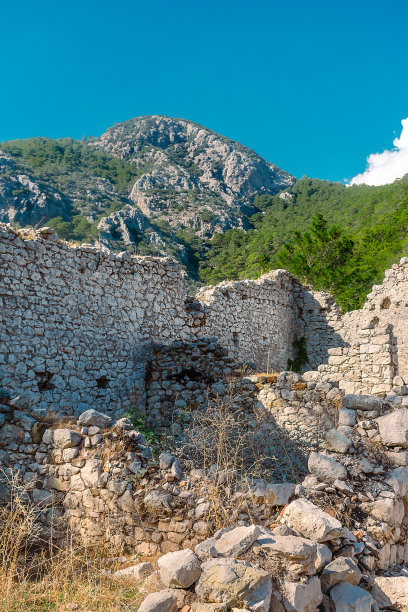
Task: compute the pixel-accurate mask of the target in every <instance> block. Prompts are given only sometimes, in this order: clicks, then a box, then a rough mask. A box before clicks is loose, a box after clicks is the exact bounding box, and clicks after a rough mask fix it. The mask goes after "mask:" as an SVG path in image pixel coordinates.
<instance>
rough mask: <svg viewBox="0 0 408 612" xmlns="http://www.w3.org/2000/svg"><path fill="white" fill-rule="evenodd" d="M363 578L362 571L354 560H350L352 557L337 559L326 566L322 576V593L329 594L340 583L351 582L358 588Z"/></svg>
mask: <svg viewBox="0 0 408 612" xmlns="http://www.w3.org/2000/svg"><path fill="white" fill-rule="evenodd" d="M361 576H362V574H361V572H360V569H359V567H358V565H357V563H356V562H355V561H353V559H350V557H337V558H336V559H334V560H333V561H332V562H331V563H329V564H328V565H326V567H325V568H324V570H323V572H322V575H321V576H320V580H321V583H322V591H323V593H328V592H329V591H330V589H331V588H332V587H333V586H334V585H335V584H338V583H339V582H350V584H354V585H355V586H358V585H359V584H360V580H361Z"/></svg>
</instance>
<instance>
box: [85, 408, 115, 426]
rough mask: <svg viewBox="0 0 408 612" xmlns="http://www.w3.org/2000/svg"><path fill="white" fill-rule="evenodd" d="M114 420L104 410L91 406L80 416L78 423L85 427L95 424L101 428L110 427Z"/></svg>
mask: <svg viewBox="0 0 408 612" xmlns="http://www.w3.org/2000/svg"><path fill="white" fill-rule="evenodd" d="M111 422H112V419H111V417H109V416H108V415H106V414H103V413H102V412H98V411H97V410H94V409H93V408H91V409H90V410H85V412H83V413H82V414H80V415H79V417H78V425H82V426H83V427H89V426H90V425H93V426H94V427H100V428H101V429H105V427H109V425H110V423H111Z"/></svg>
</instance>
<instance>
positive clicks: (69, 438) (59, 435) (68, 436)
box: [54, 429, 82, 449]
mask: <svg viewBox="0 0 408 612" xmlns="http://www.w3.org/2000/svg"><path fill="white" fill-rule="evenodd" d="M81 441H82V436H81V434H79V433H78V432H77V431H73V430H72V429H56V430H55V431H54V446H56V447H57V448H61V449H64V448H72V447H73V446H78V444H80V443H81Z"/></svg>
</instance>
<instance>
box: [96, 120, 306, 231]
mask: <svg viewBox="0 0 408 612" xmlns="http://www.w3.org/2000/svg"><path fill="white" fill-rule="evenodd" d="M90 146H92V147H95V148H96V149H104V150H105V151H108V152H109V153H111V154H112V155H114V156H117V157H120V158H121V159H123V160H125V161H127V162H130V163H132V164H134V165H135V166H136V167H137V169H138V174H139V176H138V178H137V180H136V181H135V183H134V185H133V188H132V190H131V192H130V195H129V197H130V200H131V201H132V202H134V203H135V204H136V205H137V206H138V207H139V208H140V210H141V211H142V212H143V213H144V214H145V215H146V216H147V217H149V218H151V219H161V220H162V221H164V222H167V223H168V224H169V226H170V227H172V228H174V229H192V230H193V231H194V232H195V233H196V234H198V235H199V236H201V237H203V238H209V237H211V236H212V235H213V234H214V233H215V232H216V231H224V230H226V229H229V228H231V227H243V228H246V227H247V226H248V223H247V222H246V220H245V216H246V215H247V214H249V213H252V212H255V210H254V209H253V207H252V201H253V198H254V196H255V195H256V194H261V193H268V194H275V193H277V192H278V191H280V190H281V189H285V188H286V187H289V186H290V185H292V184H293V183H294V182H295V179H294V177H292V176H291V175H289V174H288V173H287V172H284V171H283V170H281V169H280V168H278V167H277V166H275V165H273V164H271V163H269V162H267V161H265V160H264V159H262V158H261V157H259V156H258V155H256V153H254V152H253V151H251V150H250V149H248V148H246V147H244V146H242V145H240V144H238V143H236V142H234V141H232V140H229V139H227V138H225V137H223V136H220V135H219V134H216V133H215V132H212V131H211V130H208V129H206V128H204V127H202V126H200V125H197V124H196V123H193V122H192V121H186V120H184V119H172V118H170V117H162V116H152V117H150V116H149V117H137V118H136V119H131V120H130V121H126V122H124V123H120V124H118V125H115V126H114V127H112V128H110V129H108V130H107V131H106V132H105V133H104V134H103V135H102V136H101V137H100V138H97V139H95V140H93V141H92V142H91V143H90Z"/></svg>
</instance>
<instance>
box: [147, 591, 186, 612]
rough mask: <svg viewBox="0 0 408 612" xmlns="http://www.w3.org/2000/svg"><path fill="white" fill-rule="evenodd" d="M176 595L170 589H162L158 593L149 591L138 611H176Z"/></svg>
mask: <svg viewBox="0 0 408 612" xmlns="http://www.w3.org/2000/svg"><path fill="white" fill-rule="evenodd" d="M177 609H178V606H177V597H176V595H175V594H174V593H172V592H171V591H168V590H167V589H164V590H163V591H159V592H158V593H150V595H148V596H147V597H146V599H145V600H144V601H142V603H141V605H140V607H139V612H177Z"/></svg>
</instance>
